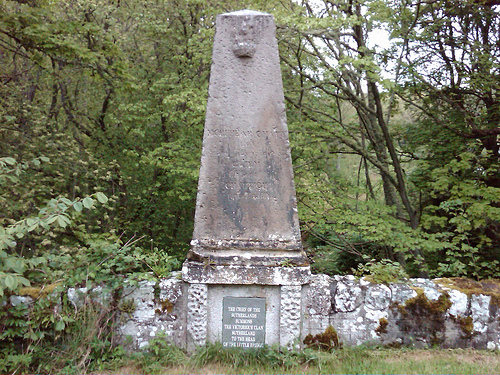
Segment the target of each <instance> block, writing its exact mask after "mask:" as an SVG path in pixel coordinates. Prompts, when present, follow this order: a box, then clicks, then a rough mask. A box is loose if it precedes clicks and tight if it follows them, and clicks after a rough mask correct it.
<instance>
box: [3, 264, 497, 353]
mask: <svg viewBox="0 0 500 375" xmlns="http://www.w3.org/2000/svg"><path fill="white" fill-rule="evenodd" d="M203 285H205V284H203ZM188 287H189V284H187V283H185V282H183V281H182V280H181V277H180V273H174V274H173V275H172V277H170V278H168V279H163V280H161V281H160V282H159V283H157V284H156V283H154V282H147V281H144V282H141V283H139V286H138V287H136V286H131V285H126V286H125V288H124V290H123V293H122V296H121V300H120V304H122V305H128V306H129V308H128V309H126V312H123V313H122V324H121V325H120V326H119V327H118V332H117V333H118V335H119V336H120V337H121V340H122V342H123V343H124V344H126V345H127V346H128V347H129V349H132V350H137V349H142V348H144V347H145V346H146V345H147V344H148V342H149V340H150V339H152V338H154V337H156V336H157V335H158V334H160V332H162V333H164V334H165V335H166V337H168V338H169V340H170V341H171V342H172V343H174V344H175V345H178V346H181V347H186V342H187V335H188V334H191V335H196V334H197V333H196V332H202V331H203V330H205V331H206V327H187V321H188V319H187V316H188V314H197V313H201V312H203V311H207V309H206V308H203V306H198V304H200V303H202V302H203V301H198V300H188V298H187V296H188V294H189V293H188ZM481 287H482V289H483V290H482V291H481V289H478V288H481ZM475 288H476V289H475V290H473V291H472V292H471V289H470V288H468V289H467V288H466V289H465V290H460V288H458V287H453V286H449V285H448V284H447V282H446V280H427V279H410V280H409V281H408V282H407V283H399V284H390V285H388V286H387V285H383V284H374V283H370V282H369V281H367V280H366V279H361V280H358V279H355V278H354V277H353V276H335V277H329V276H326V275H313V276H312V277H311V280H310V283H309V284H306V285H304V286H303V287H302V290H300V289H297V288H295V289H297V290H295V289H294V290H291V291H288V292H289V293H292V292H293V293H295V294H297V293H299V294H301V301H302V306H301V308H302V314H301V315H302V319H301V318H300V314H295V313H294V314H292V315H293V316H290V317H288V318H287V319H285V318H286V317H287V316H288V315H290V314H289V313H290V311H292V312H296V311H297V309H296V308H290V306H281V307H280V308H281V309H282V310H283V311H281V317H280V325H283V324H293V325H298V326H301V327H300V331H301V337H300V342H302V341H303V340H304V339H305V338H306V336H307V335H309V334H310V335H312V336H314V335H317V334H321V333H323V332H325V331H326V329H327V328H328V327H329V326H332V327H333V328H334V329H335V331H336V332H337V334H338V339H339V341H340V342H342V343H343V345H344V346H354V345H361V344H368V345H388V346H402V345H404V346H414V347H431V346H440V347H445V348H456V347H474V348H480V349H500V311H499V302H500V301H499V299H498V295H499V289H498V288H499V284H498V283H490V284H484V283H483V285H480V284H479V283H475ZM287 290H288V289H287ZM67 293H68V298H69V300H70V301H71V302H72V303H74V304H75V306H78V305H81V304H82V301H83V299H84V298H88V297H91V298H93V299H94V300H97V301H100V302H101V303H106V300H107V299H108V298H109V295H107V294H106V293H104V292H103V289H102V288H96V289H94V290H91V291H88V290H87V289H86V288H80V289H74V288H72V289H69V290H68V292H67ZM281 293H283V290H281ZM466 293H467V294H466ZM11 299H12V303H13V304H18V303H30V298H29V297H18V296H12V297H11ZM191 299H192V298H191ZM282 300H284V301H286V300H287V299H286V298H284V299H283V298H282ZM294 300H297V299H296V298H295V299H294ZM299 311H300V310H299ZM287 314H288V315H287ZM196 321H200V320H199V319H197V320H196ZM284 328H286V327H284ZM291 328H294V329H291V331H294V332H295V331H297V327H291ZM284 331H286V330H284ZM204 337H206V333H205V336H204ZM200 344H202V343H201V341H200ZM296 345H297V346H298V345H299V340H298V339H297V340H296Z"/></svg>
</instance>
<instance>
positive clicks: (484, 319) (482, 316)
mask: <svg viewBox="0 0 500 375" xmlns="http://www.w3.org/2000/svg"><path fill="white" fill-rule="evenodd" d="M490 301H491V297H490V296H483V295H479V296H477V295H472V297H471V302H470V312H471V315H472V316H473V324H474V331H476V332H479V333H485V332H486V329H487V328H488V325H487V324H488V321H489V320H490Z"/></svg>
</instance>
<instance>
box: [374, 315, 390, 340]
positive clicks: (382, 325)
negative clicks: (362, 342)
mask: <svg viewBox="0 0 500 375" xmlns="http://www.w3.org/2000/svg"><path fill="white" fill-rule="evenodd" d="M378 323H379V326H378V327H377V328H375V333H376V334H377V335H378V336H380V335H382V334H383V333H387V326H388V325H389V321H388V320H387V319H386V318H380V319H379V320H378Z"/></svg>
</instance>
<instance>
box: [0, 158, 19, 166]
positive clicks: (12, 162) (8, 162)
mask: <svg viewBox="0 0 500 375" xmlns="http://www.w3.org/2000/svg"><path fill="white" fill-rule="evenodd" d="M3 161H4V162H5V163H7V164H9V165H14V164H16V159H14V158H9V157H7V158H3Z"/></svg>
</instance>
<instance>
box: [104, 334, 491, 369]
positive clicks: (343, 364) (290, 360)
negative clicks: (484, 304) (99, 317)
mask: <svg viewBox="0 0 500 375" xmlns="http://www.w3.org/2000/svg"><path fill="white" fill-rule="evenodd" d="M101 369H102V370H104V372H106V373H109V374H125V373H126V374H179V373H183V374H185V373H189V374H207V373H217V374H249V373H266V374H269V373H282V374H296V373H302V374H369V373H372V374H373V373H377V374H401V373H405V374H449V373H461V374H488V373H489V374H491V373H500V351H483V350H473V349H428V350H416V349H408V348H402V349H385V348H367V347H356V348H344V349H337V350H332V351H330V352H324V351H316V350H312V349H305V350H301V351H287V350H280V349H278V348H271V347H266V348H264V349H259V350H242V349H224V348H223V347H222V346H221V345H220V344H214V345H208V346H206V347H202V348H199V349H198V350H197V351H196V352H195V353H194V354H192V355H191V356H188V355H187V354H186V353H185V352H184V351H182V350H180V349H179V348H176V347H175V346H172V345H169V344H167V343H165V342H164V341H163V339H161V338H160V339H157V340H154V341H153V343H152V345H151V346H150V348H149V349H148V350H147V351H145V352H143V353H135V354H134V355H133V356H132V357H128V359H127V360H125V359H124V358H123V359H122V360H120V361H114V362H113V361H112V362H110V363H109V366H104V367H101ZM101 373H102V371H101Z"/></svg>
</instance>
